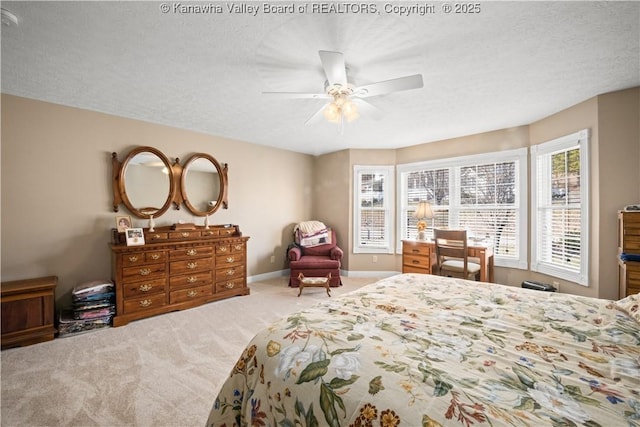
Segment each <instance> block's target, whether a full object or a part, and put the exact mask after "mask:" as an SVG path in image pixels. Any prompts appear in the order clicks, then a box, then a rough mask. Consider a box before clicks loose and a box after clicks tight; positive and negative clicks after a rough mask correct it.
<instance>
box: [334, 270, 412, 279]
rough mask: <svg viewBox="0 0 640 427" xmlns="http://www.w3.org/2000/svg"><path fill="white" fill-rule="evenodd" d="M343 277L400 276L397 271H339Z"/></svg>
mask: <svg viewBox="0 0 640 427" xmlns="http://www.w3.org/2000/svg"><path fill="white" fill-rule="evenodd" d="M340 274H342V275H343V276H345V277H391V276H395V275H396V274H400V272H399V271H349V270H340Z"/></svg>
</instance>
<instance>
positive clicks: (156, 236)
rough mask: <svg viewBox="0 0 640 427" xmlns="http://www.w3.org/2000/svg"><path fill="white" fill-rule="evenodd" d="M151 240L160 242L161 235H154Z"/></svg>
mask: <svg viewBox="0 0 640 427" xmlns="http://www.w3.org/2000/svg"><path fill="white" fill-rule="evenodd" d="M151 240H160V235H159V234H154V235H153V237H151Z"/></svg>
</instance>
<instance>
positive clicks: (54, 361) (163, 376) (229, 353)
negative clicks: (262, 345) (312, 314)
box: [0, 277, 377, 427]
mask: <svg viewBox="0 0 640 427" xmlns="http://www.w3.org/2000/svg"><path fill="white" fill-rule="evenodd" d="M375 280H377V278H360V277H355V278H354V277H344V278H343V283H344V285H343V286H342V287H339V288H331V295H332V297H335V296H339V295H342V294H345V293H347V292H351V291H354V290H356V289H359V288H360V287H362V286H364V285H366V284H368V283H372V282H374V281H375ZM287 283H288V278H286V277H282V278H277V279H272V280H266V281H261V282H255V283H251V284H249V287H250V288H251V294H250V295H248V296H242V297H234V298H230V299H228V300H223V301H217V302H213V303H210V304H206V305H203V306H200V307H196V308H192V309H189V310H183V311H177V312H173V313H168V314H164V315H161V316H156V317H152V318H148V319H143V320H138V321H135V322H131V323H129V324H128V325H126V326H122V327H118V328H105V329H101V330H96V331H92V332H87V333H84V334H80V335H76V336H69V337H64V338H56V339H55V340H53V341H49V342H45V343H40V344H35V345H31V346H27V347H21V348H14V349H9V350H4V351H2V354H1V356H2V359H1V363H2V365H1V376H0V383H1V390H2V396H1V400H2V406H1V407H0V420H1V425H2V426H3V427H14V426H15V427H18V426H20V427H22V426H87V427H88V426H105V427H107V426H108V427H115V426H161V427H162V426H185V427H190V426H202V425H204V423H205V422H206V420H207V416H208V414H209V410H210V408H211V405H212V404H213V401H214V399H215V397H216V394H217V391H218V389H219V388H220V387H221V386H222V383H223V382H224V381H225V380H226V378H227V376H228V374H229V372H230V370H231V368H232V367H233V365H234V364H235V362H236V359H237V358H238V357H239V356H240V354H241V352H242V350H243V349H244V347H245V345H246V344H247V343H248V342H249V340H250V339H251V338H252V337H253V336H254V335H255V334H256V333H257V332H258V331H260V330H262V329H263V328H265V327H267V326H268V325H269V324H271V323H272V322H273V321H275V320H276V319H279V318H280V317H282V316H285V315H287V314H289V313H293V312H295V311H298V310H302V309H304V308H307V307H310V306H312V305H314V304H316V303H318V302H320V301H322V300H324V299H326V298H328V297H327V294H326V291H325V289H324V288H305V289H304V291H303V293H302V295H301V296H300V297H298V296H297V295H298V289H292V288H289V287H288V286H287Z"/></svg>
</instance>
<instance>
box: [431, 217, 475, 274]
mask: <svg viewBox="0 0 640 427" xmlns="http://www.w3.org/2000/svg"><path fill="white" fill-rule="evenodd" d="M433 232H434V241H435V245H436V269H437V270H436V271H437V272H438V274H439V275H440V276H447V277H459V278H461V279H468V280H480V264H478V263H475V262H472V261H469V255H468V251H467V230H440V229H435V230H434V231H433Z"/></svg>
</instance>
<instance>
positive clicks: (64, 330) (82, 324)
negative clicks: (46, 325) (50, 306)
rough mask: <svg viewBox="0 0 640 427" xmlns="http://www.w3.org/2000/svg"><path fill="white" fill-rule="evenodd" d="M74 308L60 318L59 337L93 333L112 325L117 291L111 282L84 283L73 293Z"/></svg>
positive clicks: (60, 315) (62, 313)
mask: <svg viewBox="0 0 640 427" xmlns="http://www.w3.org/2000/svg"><path fill="white" fill-rule="evenodd" d="M71 298H72V301H73V304H72V307H71V308H67V309H63V310H61V311H60V313H59V317H58V336H59V337H64V336H69V335H76V334H80V333H83V332H89V331H93V330H95V329H100V328H104V327H108V326H110V325H111V321H112V320H113V316H114V314H115V312H116V308H115V291H114V286H113V282H111V281H110V280H96V281H92V282H86V283H82V284H80V285H78V286H76V287H75V288H73V291H72V292H71Z"/></svg>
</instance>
